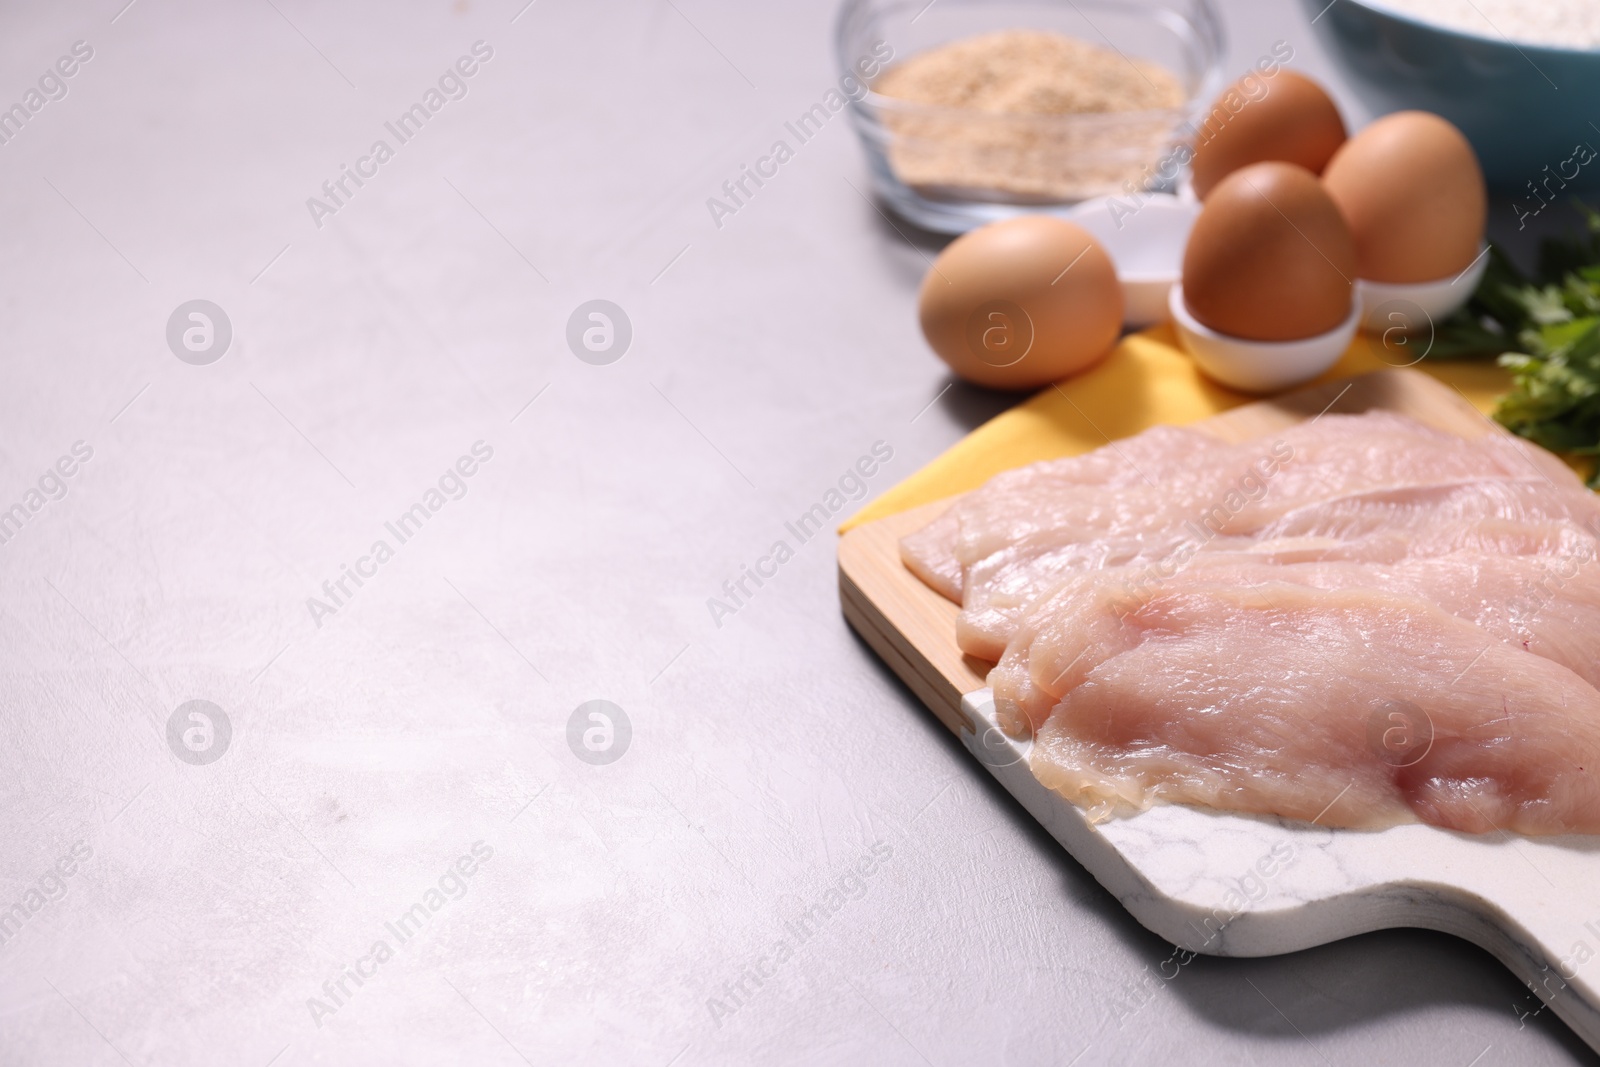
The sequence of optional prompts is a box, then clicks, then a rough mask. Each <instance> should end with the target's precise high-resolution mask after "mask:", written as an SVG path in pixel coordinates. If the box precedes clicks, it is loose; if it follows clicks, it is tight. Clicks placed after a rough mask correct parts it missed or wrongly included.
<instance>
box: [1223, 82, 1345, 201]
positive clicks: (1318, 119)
mask: <svg viewBox="0 0 1600 1067" xmlns="http://www.w3.org/2000/svg"><path fill="white" fill-rule="evenodd" d="M1344 139H1345V130H1344V120H1343V119H1341V118H1340V117H1339V109H1338V108H1337V107H1335V106H1334V104H1333V100H1332V99H1331V98H1330V97H1329V96H1328V94H1327V93H1325V92H1323V90H1322V86H1320V85H1318V84H1317V83H1316V82H1314V81H1312V80H1311V79H1310V78H1307V77H1305V76H1304V75H1301V74H1296V73H1295V72H1294V71H1291V70H1284V69H1282V68H1279V69H1278V71H1277V73H1275V74H1273V75H1271V76H1265V75H1260V74H1247V75H1245V76H1244V77H1243V78H1241V79H1239V80H1238V81H1236V82H1234V83H1233V85H1231V86H1229V87H1228V90H1227V91H1226V92H1224V93H1223V94H1222V95H1221V96H1220V97H1218V98H1217V102H1216V103H1215V104H1213V105H1212V106H1211V110H1210V111H1209V112H1208V113H1207V114H1206V117H1205V119H1204V120H1202V122H1201V123H1200V128H1199V130H1198V131H1197V132H1196V134H1195V145H1194V160H1193V163H1192V167H1193V170H1194V192H1195V195H1196V196H1198V197H1199V198H1200V199H1202V200H1204V199H1205V198H1206V197H1207V196H1208V195H1210V193H1211V190H1212V189H1214V188H1216V186H1217V183H1218V182H1220V181H1222V179H1223V178H1226V177H1227V176H1228V175H1229V174H1232V173H1233V172H1234V171H1236V170H1238V169H1239V168H1240V167H1247V166H1249V165H1250V164H1251V163H1264V162H1267V161H1269V160H1276V161H1278V162H1281V163H1297V164H1299V165H1300V166H1302V167H1304V168H1306V170H1309V171H1310V172H1311V173H1313V174H1320V173H1322V168H1323V167H1325V166H1327V164H1328V160H1330V159H1332V158H1333V154H1334V153H1335V152H1336V151H1338V150H1339V146H1340V145H1341V144H1343V143H1344Z"/></svg>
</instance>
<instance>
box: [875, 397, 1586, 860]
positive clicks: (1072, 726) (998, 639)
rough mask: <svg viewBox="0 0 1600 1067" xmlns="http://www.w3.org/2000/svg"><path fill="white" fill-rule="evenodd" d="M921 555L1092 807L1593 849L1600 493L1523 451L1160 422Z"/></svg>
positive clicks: (1429, 434)
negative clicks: (1208, 436)
mask: <svg viewBox="0 0 1600 1067" xmlns="http://www.w3.org/2000/svg"><path fill="white" fill-rule="evenodd" d="M901 547H902V555H903V557H904V558H905V560H906V562H907V565H908V567H910V568H911V569H912V570H914V571H915V572H916V573H917V574H919V575H921V576H923V578H924V580H925V581H927V582H928V584H930V585H931V586H933V587H934V588H935V589H938V590H939V591H940V592H942V593H944V594H945V595H946V596H949V597H951V598H952V599H957V598H959V599H960V601H961V603H962V608H963V609H962V612H961V615H960V618H959V621H958V624H957V640H958V643H959V645H960V647H961V648H962V649H963V651H965V652H967V653H969V654H971V655H974V656H979V657H981V658H984V659H989V660H993V661H997V663H996V666H995V668H994V669H993V670H992V671H991V672H990V675H989V685H990V687H991V689H992V690H993V693H994V697H995V706H996V710H997V713H998V716H999V719H1000V722H1001V725H1002V726H1003V727H1004V728H1005V729H1006V730H1007V731H1008V732H1010V733H1012V734H1013V736H1029V735H1031V736H1032V737H1033V738H1034V740H1035V745H1034V748H1033V750H1032V754H1031V757H1030V762H1031V766H1032V768H1033V771H1034V774H1035V775H1036V776H1037V777H1038V778H1039V779H1040V781H1042V782H1044V784H1046V785H1047V786H1049V787H1051V788H1053V789H1055V790H1056V791H1058V792H1060V793H1061V794H1062V795H1064V796H1066V797H1067V798H1069V799H1071V800H1073V801H1074V802H1077V803H1079V804H1082V805H1085V806H1088V807H1091V808H1094V809H1097V810H1100V811H1116V810H1124V811H1126V810H1135V811H1136V810H1140V809H1142V808H1144V807H1146V806H1148V805H1149V804H1151V803H1154V802H1157V801H1176V802H1182V803H1191V804H1201V805H1207V806H1211V807H1216V808H1221V809H1227V810H1235V811H1244V812H1252V813H1260V814H1274V815H1280V816H1286V817H1289V818H1297V819H1304V820H1310V821H1316V822H1318V823H1321V824H1323V825H1328V826H1341V827H1364V828H1378V827H1383V826H1388V825H1393V824H1395V823H1399V822H1406V821H1414V820H1421V821H1423V822H1428V823H1432V824H1434V825H1438V826H1442V827H1446V828H1450V829H1456V830H1463V831H1468V832H1474V833H1482V832H1486V831H1490V830H1496V829H1498V830H1507V831H1516V832H1521V833H1527V834H1555V833H1567V832H1582V833H1600V764H1597V760H1600V690H1597V688H1596V686H1597V685H1600V562H1597V559H1600V500H1597V498H1596V497H1595V495H1594V494H1591V493H1590V492H1589V491H1588V490H1586V489H1585V488H1584V487H1583V485H1582V483H1580V482H1579V481H1578V479H1577V478H1576V477H1575V476H1574V475H1573V474H1572V472H1571V471H1570V470H1568V469H1567V468H1566V467H1565V466H1564V465H1563V464H1561V463H1560V462H1559V461H1558V460H1556V459H1555V458H1554V457H1553V456H1550V455H1549V454H1548V453H1545V452H1542V451H1540V450H1538V449H1535V448H1533V447H1531V446H1529V445H1527V444H1525V443H1523V442H1521V441H1519V440H1516V439H1514V438H1512V437H1510V436H1509V435H1506V434H1499V433H1496V434H1489V435H1486V436H1484V437H1482V438H1479V439H1476V440H1471V441H1468V440H1465V439H1462V438H1458V437H1454V436H1451V435H1448V434H1444V433H1440V432H1438V431H1436V430H1433V429H1430V428H1428V427H1425V426H1422V425H1421V424H1419V423H1416V422H1414V421H1412V420H1410V419H1407V418H1404V417H1402V416H1397V415H1392V414H1387V413H1369V414H1366V415H1359V416H1343V415H1330V416H1327V417H1325V418H1322V419H1318V420H1313V421H1312V422H1309V423H1304V424H1301V425H1299V426H1296V427H1294V428H1292V429H1288V430H1285V431H1284V432H1283V433H1281V434H1279V435H1277V436H1275V437H1271V438H1262V439H1258V440H1255V441H1249V442H1244V443H1241V444H1226V443H1222V442H1219V441H1201V440H1199V439H1198V435H1194V434H1192V433H1191V434H1187V435H1180V434H1175V433H1174V432H1172V431H1170V430H1162V431H1152V432H1150V433H1148V434H1141V435H1139V436H1138V437H1135V438H1132V439H1130V440H1128V441H1125V442H1119V444H1118V445H1117V446H1116V449H1115V450H1113V449H1110V448H1108V449H1100V450H1098V451H1097V452H1095V453H1091V454H1090V455H1089V456H1084V457H1078V458H1077V459H1075V460H1064V461H1058V462H1056V463H1053V464H1039V465H1035V466H1034V467H1029V468H1023V469H1021V470H1018V471H1013V472H1009V473H1008V474H1007V475H1004V476H1002V477H1001V478H997V479H995V480H994V481H992V482H991V483H990V484H989V485H987V486H985V487H983V488H982V489H979V490H978V491H976V492H973V493H970V494H968V495H967V496H966V497H964V498H962V499H961V500H960V501H958V502H957V503H956V504H955V505H954V506H953V507H952V508H950V509H949V511H947V512H946V513H945V515H943V516H942V517H941V518H940V519H938V520H937V521H936V522H934V523H933V524H931V525H930V526H928V527H926V528H925V529H923V530H921V531H918V532H917V533H916V534H913V535H912V536H910V537H907V538H905V539H904V541H902V545H901ZM1400 735H1403V736H1404V737H1406V738H1408V739H1409V741H1410V742H1413V743H1412V744H1411V745H1410V746H1409V747H1407V748H1406V749H1405V751H1404V752H1403V753H1400V754H1399V755H1400V756H1403V757H1404V758H1398V757H1397V753H1396V752H1395V751H1394V750H1393V747H1392V744H1391V741H1392V739H1393V738H1394V737H1396V736H1400Z"/></svg>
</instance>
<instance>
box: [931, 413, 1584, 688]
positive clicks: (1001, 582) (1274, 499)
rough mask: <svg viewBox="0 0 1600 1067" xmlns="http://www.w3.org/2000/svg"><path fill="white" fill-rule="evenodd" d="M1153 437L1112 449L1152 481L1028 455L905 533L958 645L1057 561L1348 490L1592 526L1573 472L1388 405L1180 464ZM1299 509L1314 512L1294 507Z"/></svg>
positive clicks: (1097, 558)
mask: <svg viewBox="0 0 1600 1067" xmlns="http://www.w3.org/2000/svg"><path fill="white" fill-rule="evenodd" d="M1149 436H1150V434H1149V433H1147V434H1141V435H1139V436H1137V437H1134V438H1131V439H1130V440H1129V441H1128V442H1122V443H1119V444H1118V446H1117V447H1118V448H1119V449H1121V450H1122V452H1123V453H1125V454H1127V455H1129V456H1130V457H1134V456H1137V457H1138V459H1136V460H1135V462H1139V461H1141V460H1142V461H1143V462H1142V463H1141V466H1142V467H1144V468H1145V472H1146V474H1147V475H1148V478H1147V479H1141V478H1139V476H1138V475H1137V474H1135V475H1133V476H1131V477H1130V476H1128V475H1127V474H1126V472H1124V474H1123V477H1122V478H1121V479H1120V480H1119V481H1118V482H1116V483H1115V484H1090V483H1087V482H1083V483H1077V484H1073V485H1071V486H1066V485H1063V484H1061V483H1060V482H1059V481H1055V480H1046V479H1045V477H1044V476H1043V475H1039V474H1036V473H1034V472H1036V471H1037V468H1038V467H1041V466H1047V465H1042V464H1036V465H1035V466H1034V467H1027V468H1022V469H1021V470H1018V471H1013V472H1009V473H1008V474H1007V475H1005V476H1002V477H1003V478H1004V479H1005V480H1004V482H1001V479H996V480H995V481H993V482H991V483H990V484H989V485H986V486H984V487H983V488H982V489H979V490H977V491H976V492H974V493H971V494H969V495H968V496H967V497H964V498H963V499H962V500H961V501H960V502H959V503H957V504H956V505H955V506H954V507H952V508H951V510H950V511H949V512H947V513H946V514H945V515H944V516H942V517H941V518H940V519H939V520H936V521H935V522H934V523H933V524H931V525H930V526H929V527H927V528H925V529H924V530H922V531H918V532H917V533H915V534H912V535H911V536H909V537H907V538H905V539H904V540H903V541H902V544H901V548H902V556H903V557H904V558H905V559H906V560H907V564H908V566H910V567H911V569H912V570H913V571H914V572H915V573H917V574H918V575H919V576H922V577H923V578H924V580H925V581H927V580H929V579H928V576H929V575H937V576H938V577H937V580H932V581H929V584H930V585H932V586H933V587H934V588H935V589H937V590H939V591H940V592H942V593H944V594H946V595H947V596H948V595H951V592H952V588H953V587H954V588H958V589H959V600H960V602H961V603H962V606H963V613H962V619H961V624H960V628H959V631H958V642H959V643H960V645H961V648H962V651H964V652H966V653H968V654H969V655H973V656H977V657H979V658H980V659H988V660H995V659H998V657H999V655H1000V652H1001V650H1002V649H1003V648H1004V646H1005V642H1006V641H1007V640H1008V639H1009V638H1010V636H1011V634H1012V632H1013V631H1014V630H1015V627H1016V624H1017V621H1018V619H1019V618H1020V617H1021V616H1023V615H1024V614H1026V612H1027V611H1028V609H1029V607H1030V605H1031V604H1032V602H1033V599H1034V598H1035V597H1036V596H1038V595H1039V594H1040V593H1041V592H1043V591H1044V590H1046V589H1048V588H1050V587H1051V586H1052V585H1053V584H1054V583H1055V582H1056V581H1058V580H1060V579H1061V578H1062V577H1063V576H1065V575H1067V574H1070V573H1073V572H1077V571H1083V570H1092V569H1098V568H1103V567H1107V566H1117V565H1134V564H1141V563H1142V564H1145V565H1155V564H1158V563H1160V562H1161V561H1164V560H1169V559H1171V558H1172V557H1173V556H1174V555H1175V554H1184V553H1185V551H1186V549H1185V546H1186V545H1192V544H1193V543H1196V542H1199V543H1201V544H1205V545H1208V546H1210V545H1212V544H1213V542H1214V543H1215V547H1218V548H1224V549H1232V548H1237V547H1239V543H1238V542H1237V541H1235V540H1232V539H1234V538H1248V539H1256V538H1259V537H1262V536H1295V535H1297V531H1298V535H1301V536H1306V535H1313V534H1316V533H1318V532H1319V531H1320V530H1321V529H1322V528H1323V527H1326V526H1331V525H1332V524H1336V523H1338V522H1339V521H1341V516H1340V514H1339V513H1338V512H1337V511H1334V512H1329V511H1328V510H1327V509H1328V508H1329V507H1330V505H1331V503H1332V501H1335V500H1338V499H1340V498H1342V497H1347V496H1357V495H1359V494H1363V493H1372V492H1377V493H1379V494H1382V493H1383V492H1384V491H1394V492H1398V491H1402V490H1408V489H1422V488H1424V487H1430V486H1437V487H1439V488H1438V490H1437V491H1438V492H1442V493H1445V494H1446V495H1448V494H1449V493H1450V492H1451V489H1452V487H1454V489H1455V490H1457V497H1458V499H1457V500H1456V501H1455V505H1454V506H1456V507H1457V508H1458V509H1459V511H1460V514H1461V515H1462V516H1463V517H1481V516H1486V515H1491V514H1493V515H1504V516H1505V517H1529V518H1538V517H1545V516H1546V515H1548V517H1553V518H1561V519H1574V520H1577V521H1585V522H1587V521H1591V520H1592V521H1594V522H1595V523H1597V524H1600V502H1597V501H1596V500H1594V499H1593V496H1592V494H1589V493H1588V492H1587V491H1586V490H1584V489H1583V487H1582V484H1581V483H1579V482H1578V480H1577V478H1576V477H1575V476H1574V475H1573V474H1572V472H1571V471H1570V470H1568V469H1567V468H1566V467H1565V466H1563V465H1562V464H1561V463H1560V462H1559V461H1557V460H1555V459H1554V457H1552V456H1550V455H1549V454H1548V453H1543V452H1539V451H1538V450H1535V449H1532V448H1531V447H1530V446H1527V445H1525V444H1523V443H1522V442H1520V441H1518V440H1516V439H1514V438H1511V437H1510V436H1509V435H1506V434H1491V435H1487V436H1485V437H1483V438H1481V439H1479V440H1475V441H1470V442H1469V441H1465V440H1463V439H1462V438H1459V437H1454V436H1451V435H1449V434H1444V433H1441V432H1439V431H1437V430H1433V429H1431V428H1429V427H1426V426H1423V425H1422V424H1420V423H1418V422H1416V421H1414V420H1411V419H1407V418H1405V417H1403V416H1399V415H1393V414H1390V413H1386V412H1376V413H1369V414H1366V415H1329V416H1326V417H1324V418H1322V419H1320V420H1316V421H1315V422H1312V423H1303V424H1301V425H1299V426H1295V427H1293V428H1291V429H1288V430H1285V431H1284V432H1283V433H1282V434H1281V435H1279V436H1278V437H1276V438H1274V439H1272V440H1271V441H1268V440H1267V439H1260V440H1256V441H1247V442H1243V443H1240V444H1235V445H1229V444H1220V443H1214V444H1212V445H1211V446H1209V447H1205V448H1196V447H1194V446H1193V445H1192V444H1191V443H1189V442H1185V443H1184V445H1183V447H1185V448H1187V449H1188V451H1187V452H1186V453H1185V454H1184V455H1183V456H1182V460H1183V462H1181V463H1179V464H1177V465H1176V466H1175V465H1174V464H1173V462H1172V458H1171V457H1170V456H1169V457H1168V458H1167V459H1166V460H1164V461H1162V462H1160V463H1157V462H1151V461H1149V458H1148V453H1149V451H1150V450H1151V447H1152V443H1151V442H1146V441H1145V440H1144V439H1145V438H1147V437H1149ZM1163 439H1165V440H1168V441H1170V440H1171V439H1170V438H1166V437H1165V436H1164V435H1163V436H1162V437H1160V438H1157V439H1156V443H1159V441H1160V440H1163ZM1135 444H1137V446H1138V447H1137V449H1136V448H1135V447H1134V446H1135ZM1110 447H1111V446H1108V447H1107V448H1104V449H1099V450H1097V451H1096V452H1094V453H1091V454H1090V455H1092V456H1095V457H1098V459H1097V463H1098V464H1099V469H1109V468H1110V467H1111V466H1112V461H1111V460H1109V459H1107V458H1106V454H1107V453H1108V450H1109V448H1110ZM1079 458H1080V459H1086V458H1087V457H1079ZM1059 462H1071V461H1059ZM1052 477H1053V476H1052ZM1496 481H1513V482H1517V483H1518V484H1519V486H1520V488H1519V489H1517V490H1514V491H1508V492H1507V493H1506V494H1505V499H1504V500H1499V501H1491V500H1487V499H1481V498H1480V496H1479V494H1478V492H1477V490H1478V487H1480V486H1483V485H1485V484H1487V483H1489V482H1496ZM997 483H998V484H997ZM1447 504H1448V502H1445V503H1439V502H1435V501H1434V500H1432V499H1431V498H1428V497H1426V496H1424V498H1422V499H1420V500H1416V501H1408V500H1407V499H1405V494H1404V493H1403V492H1400V493H1399V495H1397V496H1393V497H1388V498H1385V497H1382V496H1380V497H1378V498H1375V499H1371V500H1366V499H1357V500H1353V501H1351V502H1350V504H1349V505H1347V510H1349V511H1353V512H1359V513H1361V514H1360V515H1357V517H1356V520H1355V521H1365V522H1366V524H1367V525H1368V526H1369V527H1370V526H1372V525H1374V524H1378V523H1388V522H1390V521H1391V520H1390V518H1389V511H1388V510H1386V507H1385V505H1392V510H1393V511H1394V512H1400V511H1404V510H1406V509H1407V508H1409V509H1410V511H1411V513H1412V514H1413V515H1421V516H1422V520H1421V521H1422V522H1423V523H1426V522H1427V521H1430V520H1429V519H1428V518H1427V513H1430V512H1431V509H1433V508H1435V507H1446V506H1447ZM1304 508H1310V509H1312V512H1311V513H1310V514H1309V515H1307V516H1302V517H1300V518H1298V519H1290V518H1289V516H1290V515H1291V514H1292V513H1294V512H1296V511H1297V510H1299V509H1304ZM1362 515H1364V516H1365V518H1362ZM1318 522H1320V523H1321V524H1322V526H1319V525H1317V523H1318ZM957 573H959V575H960V578H959V583H958V579H957V578H956V577H955V575H956V574H957ZM952 599H957V597H956V596H952Z"/></svg>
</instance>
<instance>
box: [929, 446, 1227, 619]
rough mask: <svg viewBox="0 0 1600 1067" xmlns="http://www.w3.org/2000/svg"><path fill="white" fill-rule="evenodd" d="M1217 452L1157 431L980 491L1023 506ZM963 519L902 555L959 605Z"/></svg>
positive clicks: (1002, 505)
mask: <svg viewBox="0 0 1600 1067" xmlns="http://www.w3.org/2000/svg"><path fill="white" fill-rule="evenodd" d="M1221 447H1223V443H1222V442H1221V441H1219V440H1217V439H1216V438H1215V437H1212V436H1211V435H1210V434H1205V433H1201V432H1199V431H1198V430H1186V429H1184V428H1182V427H1180V426H1155V427H1152V428H1151V429H1148V430H1146V431H1144V432H1143V433H1141V434H1138V435H1137V436H1134V437H1130V438H1128V439H1127V440H1126V441H1119V442H1116V443H1114V444H1109V445H1107V446H1106V447H1104V448H1097V449H1095V450H1094V451H1093V452H1086V453H1084V454H1083V455H1081V456H1072V457H1069V458H1067V459H1054V460H1047V461H1045V462H1043V463H1035V464H1033V465H1031V466H1028V467H1023V468H1021V469H1019V470H1014V471H1004V472H1002V473H1000V474H997V475H995V476H994V477H993V478H991V479H990V480H989V481H988V483H987V484H985V485H984V487H983V488H982V489H980V490H978V491H979V492H981V493H984V494H986V495H987V496H988V497H990V498H991V499H993V500H994V506H995V508H996V509H997V510H1003V509H1007V508H1008V507H1009V506H1011V505H1012V504H1013V503H1023V504H1025V503H1026V501H1027V500H1029V499H1030V498H1032V497H1034V496H1035V495H1039V494H1055V493H1064V492H1068V491H1070V490H1072V489H1074V488H1076V487H1079V486H1101V487H1104V488H1110V489H1116V488H1121V487H1123V486H1127V485H1133V484H1134V483H1136V482H1138V481H1141V480H1144V479H1147V478H1149V479H1159V478H1165V477H1170V476H1171V475H1173V474H1174V473H1176V472H1177V471H1179V470H1181V469H1182V467H1183V465H1184V464H1186V463H1188V462H1189V460H1190V457H1192V456H1193V455H1194V454H1196V453H1198V452H1202V451H1205V450H1207V449H1213V448H1221ZM964 514H965V509H963V508H961V507H959V506H957V507H954V508H951V509H950V510H949V511H947V512H945V513H944V514H943V515H941V516H940V517H939V518H937V519H935V520H934V521H933V522H931V523H929V524H928V525H927V526H924V527H923V528H922V529H921V530H918V531H917V532H916V533H914V534H912V535H911V536H909V537H907V538H906V539H905V541H904V544H905V546H906V547H905V551H904V553H903V556H904V558H905V561H906V566H908V567H910V568H911V570H912V571H913V572H914V573H915V574H916V575H917V577H919V578H921V579H922V580H923V581H924V582H926V583H927V584H928V585H930V586H932V587H933V588H934V589H937V590H938V591H939V592H940V593H942V594H943V595H944V596H946V597H948V598H949V599H951V600H954V601H956V602H957V603H959V602H960V601H961V583H962V579H963V573H962V568H961V566H960V564H959V562H958V561H957V560H956V558H955V546H956V542H957V541H958V540H959V539H960V534H961V519H962V516H963V515H964Z"/></svg>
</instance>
